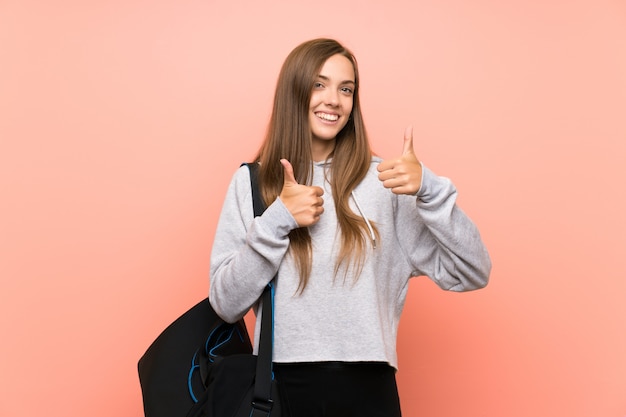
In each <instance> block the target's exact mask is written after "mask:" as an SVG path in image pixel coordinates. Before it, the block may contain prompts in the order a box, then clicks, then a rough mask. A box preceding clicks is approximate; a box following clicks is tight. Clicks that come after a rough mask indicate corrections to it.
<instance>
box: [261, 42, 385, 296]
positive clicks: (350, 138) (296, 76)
mask: <svg viewBox="0 0 626 417" xmlns="http://www.w3.org/2000/svg"><path fill="white" fill-rule="evenodd" d="M336 54H340V55H343V56H345V57H346V58H348V59H349V60H350V62H352V65H353V67H354V76H355V84H356V86H355V89H354V94H353V105H352V114H351V117H350V119H349V120H348V123H347V124H346V126H344V128H343V129H342V130H341V131H340V132H339V134H338V135H337V137H336V139H335V148H334V150H333V152H332V154H331V157H332V162H331V163H330V164H329V170H330V172H329V174H330V175H329V178H331V181H330V183H331V188H332V194H333V199H334V201H335V211H336V214H337V221H338V224H339V228H340V231H341V248H340V251H339V255H338V257H337V263H336V265H335V274H337V272H338V271H339V269H340V267H341V266H342V265H345V266H347V267H355V268H356V271H357V273H356V274H355V275H356V276H357V277H358V272H360V268H361V266H362V265H363V261H364V258H365V251H366V248H367V242H368V238H367V236H368V228H367V224H366V223H365V221H364V219H363V218H362V217H361V216H359V215H357V214H355V213H354V212H353V211H352V210H351V209H350V206H349V199H350V195H351V192H352V190H354V188H355V187H356V186H357V185H358V184H359V183H360V182H361V180H362V179H363V178H364V177H365V175H366V173H367V170H368V168H369V166H370V162H371V157H372V152H371V149H370V146H369V141H368V139H367V134H366V132H365V126H364V124H363V117H362V114H361V105H360V102H359V72H358V67H357V62H356V59H355V57H354V55H353V54H352V53H351V52H350V51H349V50H348V49H347V48H345V47H344V46H342V45H341V44H340V43H338V42H337V41H335V40H333V39H314V40H311V41H308V42H304V43H302V44H300V45H299V46H298V47H296V48H295V49H294V50H293V51H292V52H291V53H290V54H289V56H288V57H287V59H286V60H285V62H284V64H283V67H282V69H281V71H280V74H279V77H278V82H277V86H276V92H275V96H274V106H273V110H272V115H271V118H270V121H269V126H268V130H267V134H266V137H265V141H264V142H263V144H262V146H261V148H260V150H259V153H258V155H257V161H259V162H260V167H259V184H260V187H261V193H262V195H263V199H264V201H265V203H266V204H268V205H269V204H271V203H272V202H273V201H274V200H275V199H276V198H277V197H278V195H279V194H280V192H281V190H282V187H283V182H284V179H283V167H282V165H281V164H280V162H279V161H280V159H281V158H286V159H287V160H289V161H290V162H291V164H292V165H293V169H294V175H295V178H296V180H297V181H298V183H299V184H310V181H311V174H312V167H313V157H312V152H311V144H312V134H311V129H310V126H309V119H308V113H309V104H310V100H311V94H312V89H313V83H314V81H315V79H316V77H317V76H318V75H319V71H320V70H321V68H322V66H323V65H324V63H325V62H326V60H327V59H328V58H330V57H331V56H333V55H336ZM374 230H375V231H376V229H375V228H374ZM376 234H377V231H376ZM289 239H290V251H291V253H292V255H293V257H294V259H295V261H296V264H297V266H298V268H299V272H300V283H299V287H298V289H299V291H300V292H301V291H303V290H304V289H305V287H306V285H307V282H308V279H309V275H310V272H311V265H312V247H311V236H310V234H309V230H308V228H306V227H301V228H298V229H294V230H292V231H291V233H290V234H289ZM347 270H348V269H347V268H346V273H347Z"/></svg>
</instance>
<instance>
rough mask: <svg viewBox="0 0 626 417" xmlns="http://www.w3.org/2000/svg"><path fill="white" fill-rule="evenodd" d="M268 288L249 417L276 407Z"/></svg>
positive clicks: (253, 176)
mask: <svg viewBox="0 0 626 417" xmlns="http://www.w3.org/2000/svg"><path fill="white" fill-rule="evenodd" d="M242 165H246V166H247V167H248V169H249V170H250V186H251V188H252V206H253V209H254V217H257V216H260V215H261V214H263V212H264V211H265V203H264V202H263V198H262V196H261V191H260V189H259V183H258V171H259V165H258V164H257V163H247V164H242ZM275 279H276V277H274V278H273V279H272V281H271V282H270V283H269V284H268V285H267V287H265V289H264V290H263V295H262V296H261V300H262V302H263V308H262V316H261V332H260V334H259V355H258V358H257V363H256V378H255V381H254V393H253V395H252V413H251V414H250V417H269V414H270V412H271V411H272V406H273V404H274V402H273V400H272V380H273V379H274V376H273V373H272V349H273V343H274V280H275Z"/></svg>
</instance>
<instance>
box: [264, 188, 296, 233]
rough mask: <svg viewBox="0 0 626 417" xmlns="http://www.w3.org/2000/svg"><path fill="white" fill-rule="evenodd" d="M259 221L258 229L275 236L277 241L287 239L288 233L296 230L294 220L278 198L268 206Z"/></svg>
mask: <svg viewBox="0 0 626 417" xmlns="http://www.w3.org/2000/svg"><path fill="white" fill-rule="evenodd" d="M266 214H267V215H266ZM259 220H260V222H259V226H260V227H262V228H263V229H264V230H265V231H266V232H269V233H273V234H275V236H276V237H277V238H279V239H283V238H285V237H287V235H288V234H289V232H291V231H292V230H293V229H297V228H298V223H297V222H296V219H294V217H293V216H292V215H291V213H290V212H289V210H288V209H287V207H285V204H283V202H282V201H281V199H280V197H278V198H276V200H274V202H273V203H272V204H270V205H269V207H268V208H267V209H266V210H265V212H264V213H263V215H262V216H261V219H259Z"/></svg>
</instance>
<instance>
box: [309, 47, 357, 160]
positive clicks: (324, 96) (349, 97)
mask: <svg viewBox="0 0 626 417" xmlns="http://www.w3.org/2000/svg"><path fill="white" fill-rule="evenodd" d="M354 78H355V77H354V67H353V66H352V62H351V61H350V60H349V59H348V58H346V57H345V56H343V55H339V54H337V55H333V56H331V57H330V58H328V59H327V60H326V62H325V63H324V65H323V66H322V69H321V70H320V73H319V74H318V76H317V78H316V80H315V83H314V84H313V92H312V94H311V103H310V105H309V124H310V125H311V132H312V133H313V142H314V143H313V145H314V146H317V147H320V146H321V147H329V146H332V147H334V139H335V137H336V136H337V134H338V133H339V132H340V131H341V129H343V127H344V126H345V125H346V123H348V119H349V118H350V114H351V113H352V101H353V98H354V90H355V88H356V85H355V80H354ZM331 150H332V148H331Z"/></svg>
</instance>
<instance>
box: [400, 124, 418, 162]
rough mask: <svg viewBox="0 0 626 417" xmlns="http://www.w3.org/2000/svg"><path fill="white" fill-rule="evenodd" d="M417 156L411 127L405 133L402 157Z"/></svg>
mask: <svg viewBox="0 0 626 417" xmlns="http://www.w3.org/2000/svg"><path fill="white" fill-rule="evenodd" d="M406 154H415V151H414V150H413V126H409V127H407V128H406V130H405V131H404V147H403V149H402V155H406Z"/></svg>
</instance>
